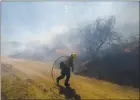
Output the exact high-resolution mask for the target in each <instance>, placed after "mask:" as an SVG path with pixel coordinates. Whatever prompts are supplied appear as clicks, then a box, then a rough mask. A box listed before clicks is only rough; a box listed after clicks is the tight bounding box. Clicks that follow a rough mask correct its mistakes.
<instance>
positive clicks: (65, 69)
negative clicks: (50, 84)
mask: <svg viewBox="0 0 140 100" xmlns="http://www.w3.org/2000/svg"><path fill="white" fill-rule="evenodd" d="M75 58H76V54H75V53H72V54H71V55H70V56H69V57H68V58H67V59H66V60H65V61H62V62H60V69H61V75H60V76H59V77H57V78H56V83H57V85H59V80H61V79H63V78H64V77H65V76H66V80H65V86H70V84H69V80H70V69H71V68H72V72H73V70H74V68H73V60H74V59H75Z"/></svg>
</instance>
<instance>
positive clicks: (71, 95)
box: [59, 85, 81, 100]
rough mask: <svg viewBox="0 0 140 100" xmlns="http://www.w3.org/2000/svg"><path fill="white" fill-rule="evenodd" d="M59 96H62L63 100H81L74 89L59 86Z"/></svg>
mask: <svg viewBox="0 0 140 100" xmlns="http://www.w3.org/2000/svg"><path fill="white" fill-rule="evenodd" d="M59 94H63V95H64V96H65V99H72V100H81V97H80V95H78V94H76V91H75V89H72V88H71V87H63V86H61V85H59Z"/></svg>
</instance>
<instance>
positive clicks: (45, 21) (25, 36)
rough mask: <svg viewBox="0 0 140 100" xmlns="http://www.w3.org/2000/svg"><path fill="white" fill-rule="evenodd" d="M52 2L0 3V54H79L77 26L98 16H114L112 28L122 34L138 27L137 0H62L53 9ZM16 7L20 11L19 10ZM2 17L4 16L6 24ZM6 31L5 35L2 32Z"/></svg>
mask: <svg viewBox="0 0 140 100" xmlns="http://www.w3.org/2000/svg"><path fill="white" fill-rule="evenodd" d="M52 4H53V3H43V4H41V3H40V4H36V3H32V4H31V5H30V4H29V5H26V4H25V6H26V7H25V6H24V5H23V4H19V5H21V6H19V5H18V6H16V5H12V6H11V5H10V4H9V5H7V6H6V3H5V5H3V6H2V7H3V9H2V28H1V30H2V41H3V42H2V47H1V52H2V53H1V54H2V55H16V54H18V56H19V55H20V56H21V55H22V56H30V57H34V58H36V57H37V58H39V59H41V57H42V59H45V57H46V58H55V59H56V56H58V55H59V56H60V55H69V54H70V53H72V52H76V53H77V54H78V55H80V50H79V47H80V46H79V45H80V37H79V34H80V33H79V32H77V28H78V27H80V26H84V25H86V24H88V23H90V22H92V21H94V20H96V19H97V18H98V17H108V16H110V15H114V16H115V17H116V30H117V31H118V32H120V33H122V34H123V35H125V36H126V35H127V34H128V33H132V32H137V31H138V29H139V28H138V24H139V23H138V22H139V21H138V19H139V15H138V10H139V9H138V2H135V3H134V2H81V3H77V2H75V3H74V2H73V3H72V2H71V3H66V2H65V3H64V2H63V3H55V6H56V8H53V7H54V4H53V5H52ZM34 5H35V7H34ZM46 5H49V8H46V7H48V6H46ZM50 5H51V6H50ZM65 5H67V12H65V7H63V6H65ZM10 6H11V7H10ZM8 7H10V8H8ZM18 7H20V9H22V10H21V11H19V10H18ZM9 9H13V10H9ZM33 9H34V10H33ZM44 9H45V10H44ZM46 9H48V10H46ZM4 10H6V11H4ZM21 12H22V13H21ZM31 12H32V13H31ZM53 12H54V13H53ZM9 14H10V15H9ZM61 14H62V16H61ZM4 15H5V16H6V17H5V16H4ZM20 15H21V16H20ZM27 15H29V16H27ZM4 18H7V19H8V23H7V19H5V20H4ZM15 18H16V19H15ZM24 18H27V19H24ZM10 19H11V20H10ZM27 22H28V23H27ZM32 22H33V23H32ZM21 23H22V24H21ZM5 25H6V26H5ZM32 26H33V27H32ZM48 26H49V28H48ZM7 27H8V28H7ZM10 28H11V29H10ZM80 28H81V27H80ZM8 31H9V34H8V35H6V33H8ZM10 34H12V35H10ZM7 41H8V42H7ZM13 41H16V42H17V43H18V45H15V44H16V43H13ZM27 52H28V53H27ZM16 56H17V55H16Z"/></svg>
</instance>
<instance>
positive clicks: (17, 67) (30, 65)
mask: <svg viewBox="0 0 140 100" xmlns="http://www.w3.org/2000/svg"><path fill="white" fill-rule="evenodd" d="M2 62H4V63H7V64H10V65H12V70H8V69H10V67H2V71H3V69H4V68H6V69H7V70H8V71H6V72H3V75H2V93H3V95H2V96H3V97H7V98H9V99H12V98H13V99H19V98H25V97H26V98H28V99H29V98H32V99H60V98H61V99H62V98H64V94H59V91H58V89H57V88H56V87H55V85H54V84H53V81H52V79H51V75H50V71H51V66H52V63H51V62H49V63H47V64H44V63H41V62H35V61H26V60H16V59H15V60H14V59H11V58H8V57H3V58H2ZM58 72H59V71H58V70H55V73H56V75H55V76H57V75H58ZM70 82H71V85H72V88H73V89H75V92H76V93H75V94H77V95H79V96H80V97H81V99H138V98H139V91H138V90H137V89H133V88H128V87H121V86H119V85H116V84H112V83H109V82H105V81H100V80H96V79H90V78H86V77H82V76H78V75H72V77H71V81H70ZM61 84H62V85H63V82H61ZM50 88H51V90H53V91H51V90H50ZM53 92H55V93H56V94H55V93H53ZM58 94H59V95H58Z"/></svg>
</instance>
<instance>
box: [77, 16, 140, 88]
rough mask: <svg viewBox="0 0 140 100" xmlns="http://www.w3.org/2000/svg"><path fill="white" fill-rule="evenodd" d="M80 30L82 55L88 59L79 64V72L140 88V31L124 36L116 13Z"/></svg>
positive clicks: (84, 58) (83, 58)
mask: <svg viewBox="0 0 140 100" xmlns="http://www.w3.org/2000/svg"><path fill="white" fill-rule="evenodd" d="M78 32H79V33H80V39H81V46H82V48H81V50H80V51H82V52H80V54H81V55H80V56H79V58H82V60H83V61H87V63H85V64H84V65H83V66H80V65H79V67H78V68H77V69H78V70H77V74H80V75H84V76H88V77H94V78H97V79H101V80H106V81H110V82H113V83H117V84H120V85H126V86H132V87H136V88H139V37H138V36H139V34H135V33H132V35H131V36H130V37H129V38H127V39H126V40H124V39H123V38H122V36H121V35H119V33H117V31H116V30H115V17H113V16H111V17H109V18H108V19H97V20H96V21H94V22H93V23H91V24H88V25H85V26H84V27H83V28H82V29H78ZM79 70H80V72H79Z"/></svg>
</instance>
